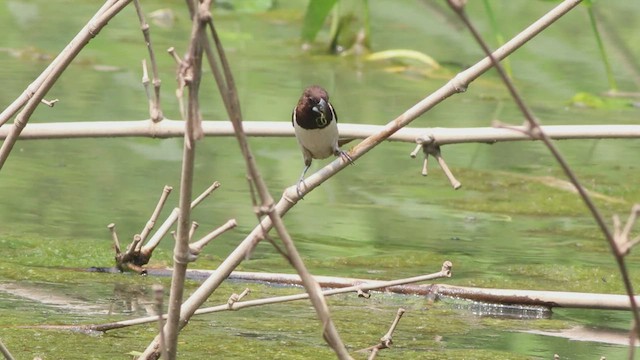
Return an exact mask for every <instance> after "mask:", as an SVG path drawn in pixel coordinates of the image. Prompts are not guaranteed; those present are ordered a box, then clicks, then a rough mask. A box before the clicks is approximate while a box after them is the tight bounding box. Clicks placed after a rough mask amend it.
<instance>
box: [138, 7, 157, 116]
mask: <svg viewBox="0 0 640 360" xmlns="http://www.w3.org/2000/svg"><path fill="white" fill-rule="evenodd" d="M133 4H134V5H135V7H136V13H137V14H138V20H140V30H142V35H143V36H144V42H145V43H146V45H147V49H148V50H149V60H150V61H151V71H152V72H153V89H154V96H152V95H151V93H150V92H149V86H148V84H149V76H148V73H147V63H146V61H145V60H143V63H142V64H143V69H144V76H143V84H145V90H146V91H147V98H148V99H149V116H150V117H151V120H153V122H158V121H160V120H162V109H161V107H160V83H161V81H160V77H159V76H158V65H157V64H156V55H155V52H154V51H153V46H152V45H151V34H150V32H149V24H148V23H147V21H146V20H145V18H144V12H143V11H142V7H141V6H140V1H139V0H133ZM145 78H146V79H147V82H146V83H145V81H144V79H145Z"/></svg>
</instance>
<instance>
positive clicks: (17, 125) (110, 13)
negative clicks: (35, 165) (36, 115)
mask: <svg viewBox="0 0 640 360" xmlns="http://www.w3.org/2000/svg"><path fill="white" fill-rule="evenodd" d="M129 2H131V0H119V1H117V2H116V3H115V4H113V6H111V7H109V8H108V9H106V10H105V11H104V12H103V13H102V14H101V15H99V16H98V17H97V18H94V19H91V20H90V21H89V23H88V24H87V25H85V27H84V28H83V29H82V30H81V31H80V33H78V35H76V37H75V38H74V39H73V40H72V42H71V43H69V45H67V47H66V48H65V49H64V50H63V51H62V53H61V54H60V55H59V58H60V59H59V60H54V62H56V64H55V66H54V67H53V68H52V69H51V72H50V74H49V75H48V76H47V77H46V78H44V79H43V81H42V83H41V84H39V86H38V88H37V90H36V91H35V92H34V93H33V95H32V97H31V98H30V99H29V100H28V101H27V103H26V105H25V106H24V108H23V109H22V111H20V113H18V115H17V116H16V118H15V120H14V122H13V125H14V126H13V127H12V128H11V132H10V133H9V134H8V136H7V137H6V139H5V140H4V142H3V143H2V147H0V169H2V167H3V166H4V163H5V162H6V161H7V158H8V157H9V154H10V153H11V150H12V149H13V146H14V145H15V143H16V141H17V140H18V136H19V135H20V132H21V131H22V129H24V127H25V125H26V124H27V122H28V121H29V119H30V118H31V115H32V114H33V112H34V111H35V110H36V107H37V106H38V105H39V104H40V101H41V100H42V99H43V98H44V97H45V95H46V94H47V92H48V91H49V89H51V87H52V86H53V84H55V82H56V81H57V80H58V78H59V77H60V75H62V73H63V72H64V70H65V69H66V68H67V66H69V64H70V63H71V61H73V59H74V58H75V57H76V55H78V53H80V51H81V50H82V49H83V48H84V46H85V45H87V44H88V43H89V41H90V40H91V39H92V38H93V37H94V36H96V35H97V34H98V32H99V31H100V30H101V29H102V28H103V27H104V26H106V25H107V23H108V22H109V20H111V19H112V18H113V17H114V16H115V15H116V14H118V12H120V10H122V9H123V8H124V7H125V6H127V5H128V4H129ZM2 120H3V119H2V117H1V116H0V124H2V123H4V121H2Z"/></svg>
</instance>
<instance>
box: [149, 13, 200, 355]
mask: <svg viewBox="0 0 640 360" xmlns="http://www.w3.org/2000/svg"><path fill="white" fill-rule="evenodd" d="M198 18H199V16H198ZM203 41H204V24H203V23H202V22H201V21H196V17H194V21H193V25H192V28H191V39H190V41H189V50H188V51H187V55H186V56H185V58H184V60H183V62H182V63H181V64H180V66H179V78H180V79H179V89H180V88H181V87H182V84H185V85H186V87H187V88H188V89H189V97H188V98H189V101H188V105H187V118H186V119H185V120H186V123H185V130H184V149H183V157H182V173H181V176H180V200H179V209H180V211H179V214H178V235H177V239H176V242H175V246H174V249H173V276H172V277H171V292H170V293H169V311H168V316H167V323H166V325H165V327H164V331H165V346H166V351H167V360H175V359H176V358H177V352H178V334H179V332H180V327H181V326H180V317H181V314H180V313H181V306H182V298H183V293H184V282H185V277H186V276H185V274H186V271H187V267H188V264H189V261H190V255H191V254H190V251H189V240H190V239H189V232H190V228H191V220H190V218H191V198H192V192H193V191H192V190H193V173H194V163H195V155H196V154H195V151H196V140H198V139H200V138H201V137H202V136H201V133H202V131H198V129H201V121H202V117H201V115H200V104H199V90H200V80H201V77H202V42H203ZM141 358H145V357H144V356H142V357H141Z"/></svg>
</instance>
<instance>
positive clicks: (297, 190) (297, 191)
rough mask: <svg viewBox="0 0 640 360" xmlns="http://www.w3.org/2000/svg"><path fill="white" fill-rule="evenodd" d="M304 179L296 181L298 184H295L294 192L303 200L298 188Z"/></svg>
mask: <svg viewBox="0 0 640 360" xmlns="http://www.w3.org/2000/svg"><path fill="white" fill-rule="evenodd" d="M303 181H304V180H303V179H300V181H298V185H296V193H297V194H298V197H299V198H300V199H301V200H303V199H304V198H303V197H302V191H301V190H300V185H302V182H303Z"/></svg>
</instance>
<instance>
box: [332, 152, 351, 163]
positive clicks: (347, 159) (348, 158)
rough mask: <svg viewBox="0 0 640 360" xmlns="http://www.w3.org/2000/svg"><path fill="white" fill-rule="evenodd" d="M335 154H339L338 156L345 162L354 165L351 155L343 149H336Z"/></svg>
mask: <svg viewBox="0 0 640 360" xmlns="http://www.w3.org/2000/svg"><path fill="white" fill-rule="evenodd" d="M336 155H337V156H340V158H341V159H342V160H343V161H344V162H346V163H349V164H350V165H355V163H354V162H353V159H352V158H351V156H350V155H349V153H347V152H346V151H344V150H338V151H337V154H336Z"/></svg>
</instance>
